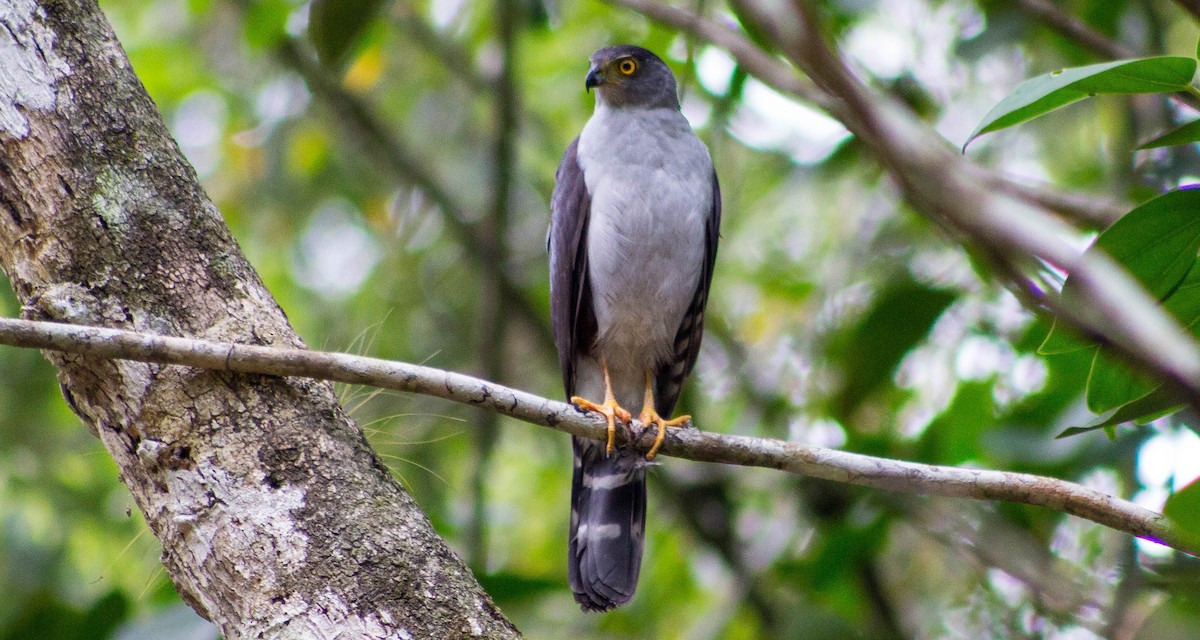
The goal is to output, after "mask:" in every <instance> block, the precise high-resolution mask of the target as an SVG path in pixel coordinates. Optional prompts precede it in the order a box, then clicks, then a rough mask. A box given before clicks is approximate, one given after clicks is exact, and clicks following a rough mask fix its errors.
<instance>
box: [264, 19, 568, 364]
mask: <svg viewBox="0 0 1200 640" xmlns="http://www.w3.org/2000/svg"><path fill="white" fill-rule="evenodd" d="M279 59H280V60H281V61H282V62H283V63H284V64H285V65H287V66H288V67H290V68H291V69H292V70H294V71H296V72H297V73H299V74H300V76H301V77H303V78H304V81H305V83H306V84H307V85H308V87H309V89H310V90H311V91H312V92H313V94H314V95H315V96H317V97H318V98H320V99H321V100H322V102H324V103H325V105H326V106H327V107H328V108H330V109H331V110H332V111H333V112H334V113H336V114H337V116H338V120H339V122H340V123H341V124H342V125H343V126H345V127H346V128H347V129H348V130H349V131H351V132H352V133H353V134H354V136H355V137H356V138H357V139H358V140H359V141H360V142H361V143H362V144H363V146H364V147H365V148H366V149H367V150H368V151H369V152H370V153H372V154H373V155H374V156H375V157H376V158H377V159H379V160H380V161H381V163H382V165H383V167H384V168H385V170H386V171H388V172H391V173H393V174H395V175H396V176H398V177H400V178H402V179H403V180H404V181H405V182H407V183H408V184H411V185H413V186H415V187H417V188H418V189H420V190H421V191H422V192H423V193H424V194H425V195H426V196H428V197H429V199H430V200H431V201H433V202H434V203H435V204H437V206H438V207H439V208H441V209H442V214H443V215H442V219H443V220H444V221H445V222H446V225H447V227H448V228H449V229H450V231H451V232H452V233H453V234H454V237H455V238H456V239H457V240H458V241H459V242H460V243H462V245H463V247H464V248H465V249H466V252H467V254H468V255H469V256H470V257H471V258H472V259H473V260H474V261H475V262H476V263H477V264H478V265H479V267H480V269H483V270H487V269H498V265H499V258H498V256H496V255H494V252H493V251H492V250H491V248H490V246H489V244H488V242H487V240H486V239H485V238H484V236H483V232H482V231H481V230H480V228H479V227H478V226H476V225H471V224H468V223H467V222H466V220H468V219H470V218H472V217H473V216H471V215H469V214H468V212H467V208H466V207H465V206H464V205H463V204H462V203H461V202H459V200H458V199H457V198H456V197H455V196H454V195H453V194H452V193H451V192H450V191H449V190H448V189H446V187H445V186H444V185H443V184H442V182H441V181H440V180H438V179H437V178H436V177H435V176H434V175H433V174H432V173H430V172H429V171H428V170H427V169H426V168H425V167H424V166H423V165H422V163H421V162H420V161H419V160H418V159H417V158H418V156H417V154H416V153H414V152H413V151H412V150H411V149H409V148H408V146H407V145H405V144H404V142H403V141H401V140H400V139H399V138H397V137H396V136H394V135H392V134H391V133H390V130H389V128H388V127H387V125H385V124H384V123H383V122H382V121H381V120H380V119H379V118H378V117H377V116H376V115H375V113H374V112H373V111H372V109H371V108H370V107H369V106H368V105H367V104H365V103H364V102H363V101H362V100H361V99H359V98H358V97H357V96H354V95H352V94H350V93H349V92H347V91H346V90H345V89H344V88H342V86H341V85H340V84H338V83H337V82H336V81H335V80H334V79H333V78H331V77H329V75H328V73H327V72H326V71H325V70H323V69H321V68H320V66H319V65H318V64H317V63H316V61H315V60H313V59H312V57H311V56H309V55H307V54H306V53H305V52H304V51H303V50H302V49H301V47H300V45H299V44H298V43H297V42H296V41H294V40H290V39H285V40H284V41H283V42H282V43H281V44H280V47H279ZM497 273H498V274H499V287H500V293H501V295H502V296H503V297H504V298H505V299H507V300H509V301H510V302H511V304H512V308H513V311H514V315H515V316H516V317H517V318H519V319H520V320H521V321H522V323H523V324H524V325H525V326H526V328H528V329H529V330H530V331H531V332H532V333H533V334H534V335H536V336H537V337H538V341H539V342H540V343H541V344H544V345H551V344H553V343H554V339H553V337H551V335H550V332H549V330H548V329H547V328H546V323H545V321H544V320H543V317H542V316H543V313H542V312H541V311H539V310H538V307H537V305H535V304H534V303H533V302H532V300H530V298H529V296H528V295H527V294H526V293H525V291H523V290H522V289H521V288H520V287H519V286H517V285H516V283H514V282H513V281H512V279H511V278H509V277H508V276H507V275H506V274H505V273H504V272H503V271H499V270H498V271H497Z"/></svg>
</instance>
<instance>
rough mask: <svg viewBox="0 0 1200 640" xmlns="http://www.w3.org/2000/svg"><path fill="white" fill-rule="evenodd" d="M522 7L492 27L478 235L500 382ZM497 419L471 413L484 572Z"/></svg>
mask: <svg viewBox="0 0 1200 640" xmlns="http://www.w3.org/2000/svg"><path fill="white" fill-rule="evenodd" d="M521 13H522V12H521V7H520V5H519V4H518V2H516V1H515V0H499V1H498V2H497V3H496V5H495V22H496V25H497V31H498V34H497V35H498V36H499V41H500V49H501V66H500V76H499V77H498V78H497V79H496V82H495V83H494V86H493V88H494V90H495V100H494V108H495V118H496V129H495V143H494V145H493V147H492V209H491V211H490V215H489V216H488V217H486V218H484V219H483V220H482V221H480V222H479V225H478V226H479V232H480V233H479V236H480V239H481V240H482V241H483V243H484V245H485V247H486V248H487V251H488V253H489V254H491V255H493V256H495V262H494V263H493V264H491V265H484V266H483V269H482V270H481V273H480V278H479V315H478V318H477V320H476V322H477V323H478V331H476V336H477V338H478V348H477V351H478V353H479V364H480V367H481V369H482V372H483V375H484V376H485V377H486V378H487V379H489V380H496V381H498V382H504V374H505V371H506V370H507V369H508V367H507V358H506V350H505V337H506V333H507V331H506V329H507V327H508V317H509V314H510V310H509V307H510V306H511V304H510V300H509V298H508V297H507V296H505V295H503V293H502V290H503V283H502V282H501V279H503V277H504V271H505V268H506V267H507V265H508V247H507V239H508V217H509V216H508V214H509V200H510V194H511V193H512V186H513V173H514V170H515V168H516V165H517V158H516V144H515V138H516V136H517V133H518V129H519V127H518V123H517V112H518V109H517V83H516V78H515V74H516V57H517V24H518V22H519V21H520V19H521ZM499 422H500V421H499V416H498V415H497V414H495V413H493V412H491V411H481V412H479V413H477V414H476V420H475V426H476V427H477V428H476V430H475V433H474V436H475V437H474V442H475V456H476V457H475V466H474V469H473V470H472V472H471V492H472V496H471V520H470V522H469V523H468V525H467V532H466V539H467V562H468V564H470V565H471V566H472V567H476V568H477V569H478V570H481V571H486V569H487V513H486V507H487V494H486V487H487V478H488V477H489V476H490V474H491V473H492V465H491V461H492V455H493V453H494V452H495V449H496V440H497V438H498V436H499V431H500V424H499Z"/></svg>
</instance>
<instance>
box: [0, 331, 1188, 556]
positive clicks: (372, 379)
mask: <svg viewBox="0 0 1200 640" xmlns="http://www.w3.org/2000/svg"><path fill="white" fill-rule="evenodd" d="M0 344H7V345H11V346H17V347H26V348H36V349H51V350H55V351H62V352H66V353H72V354H78V355H80V356H91V357H99V358H117V359H125V360H137V361H141V362H156V363H160V364H177V365H185V366H191V367H199V368H204V369H216V370H222V371H236V372H241V373H257V374H264V375H273V376H304V377H308V378H317V379H322V380H334V381H338V382H346V383H351V384H366V385H371V386H376V387H382V388H387V389H395V390H398V391H407V392H410V393H419V394H423V395H428V396H434V397H438V398H444V399H446V400H452V401H454V402H459V403H462V404H467V405H471V406H474V407H479V408H481V409H484V410H487V411H495V412H497V413H500V414H502V415H506V416H509V417H512V418H516V419H518V420H523V421H525V422H529V423H531V424H536V425H541V426H544V427H550V428H552V429H555V430H558V431H562V432H565V433H569V434H571V435H576V436H581V437H584V438H591V439H593V440H603V439H605V438H606V437H607V432H606V427H605V424H604V420H603V419H602V418H599V417H598V416H595V415H592V414H587V413H584V412H581V411H579V410H578V409H576V408H575V407H574V406H572V405H569V404H566V403H563V402H558V401H554V400H549V399H546V398H542V397H540V396H537V395H534V394H532V393H528V392H525V391H520V390H517V389H511V388H508V387H504V386H501V385H498V384H493V383H491V382H487V381H485V380H480V379H478V378H473V377H471V376H467V375H463V374H459V373H453V372H449V371H443V370H440V369H434V368H432V367H423V366H419V365H413V364H407V363H403V362H394V361H388V360H380V359H377V358H368V357H364V356H354V355H348V354H342V353H330V352H322V351H307V350H303V349H282V348H276V347H262V346H256V345H245V344H228V343H218V342H211V341H207V340H196V339H189V338H175V337H168V336H159V335H149V334H141V333H134V332H131V331H121V330H117V329H106V328H101V327H84V326H76V325H68V324H59V323H53V322H34V321H28V320H16V319H0ZM630 432H631V433H633V434H636V435H634V436H632V437H629V436H626V435H623V436H622V438H621V440H622V443H621V444H622V445H623V446H625V445H628V446H633V447H635V448H637V449H638V450H642V451H644V450H648V449H649V447H650V444H651V443H652V441H653V439H654V433H653V430H643V429H642V428H641V425H640V424H638V423H636V422H635V423H633V425H631V429H630ZM661 453H662V454H666V455H670V456H675V457H679V458H687V459H690V460H698V461H702V462H718V463H723V464H733V465H741V466H751V467H766V468H770V469H779V470H781V471H786V472H788V473H794V474H797V475H802V476H808V477H813V478H822V479H825V480H832V481H835V482H844V483H847V484H853V485H859V486H864V487H874V488H877V489H887V490H889V491H900V492H906V493H916V494H924V495H938V496H948V497H957V498H971V499H975V500H1004V501H1008V502H1020V503H1024V504H1032V505H1038V506H1044V507H1049V508H1051V509H1054V510H1056V511H1061V512H1064V513H1069V514H1071V515H1075V516H1078V517H1080V518H1084V519H1086V520H1091V521H1092V522H1096V523H1098V524H1102V525H1104V526H1107V527H1110V528H1112V529H1115V530H1118V531H1123V532H1125V533H1128V534H1130V535H1134V536H1137V537H1139V538H1145V539H1148V540H1153V541H1156V542H1160V543H1162V544H1165V545H1167V546H1169V547H1172V548H1174V549H1177V550H1179V551H1182V552H1184V553H1188V554H1191V555H1200V547H1198V546H1197V545H1195V544H1194V543H1193V542H1191V541H1189V540H1188V539H1187V537H1186V536H1185V535H1184V533H1183V532H1181V531H1179V530H1178V529H1177V528H1176V527H1175V526H1174V525H1172V524H1171V523H1170V521H1168V520H1167V519H1166V517H1165V516H1162V515H1160V514H1157V513H1154V512H1152V511H1148V510H1146V509H1143V508H1142V507H1139V506H1137V505H1135V504H1133V503H1131V502H1128V501H1125V500H1121V499H1120V498H1116V497H1114V496H1110V495H1108V494H1105V493H1101V492H1099V491H1095V490H1092V489H1088V488H1086V487H1083V486H1080V485H1077V484H1074V483H1071V482H1067V481H1065V480H1059V479H1057V478H1047V477H1042V476H1036V475H1031V474H1027V473H1012V472H1006V471H991V470H985V469H964V468H959V467H946V466H938V465H927V464H919V463H915V462H903V461H899V460H890V459H887V458H877V457H873V456H867V455H861V454H857V453H848V452H844V451H837V450H834V449H825V448H821V447H812V446H807V445H802V444H798V443H794V442H784V441H782V440H773V439H769V438H752V437H747V436H737V435H724V434H717V433H705V432H702V431H698V430H696V429H671V430H669V432H668V435H667V441H666V443H665V444H664V445H663V448H662V451H661Z"/></svg>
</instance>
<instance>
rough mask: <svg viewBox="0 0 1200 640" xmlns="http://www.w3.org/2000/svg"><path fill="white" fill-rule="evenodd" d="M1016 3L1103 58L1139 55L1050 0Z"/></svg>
mask: <svg viewBox="0 0 1200 640" xmlns="http://www.w3.org/2000/svg"><path fill="white" fill-rule="evenodd" d="M1016 4H1017V6H1019V7H1020V8H1021V10H1022V11H1024V12H1025V13H1027V14H1029V15H1031V16H1033V17H1035V18H1037V19H1039V20H1041V21H1042V22H1044V23H1046V26H1048V27H1050V28H1051V29H1053V30H1054V31H1057V32H1058V33H1060V34H1062V35H1063V36H1066V37H1067V38H1070V39H1071V40H1074V41H1075V42H1076V43H1078V44H1079V45H1080V46H1081V47H1083V48H1085V49H1087V50H1088V51H1091V52H1092V53H1094V54H1096V55H1098V56H1100V57H1102V58H1112V59H1117V58H1136V57H1137V56H1138V52H1136V51H1134V50H1133V49H1130V48H1129V47H1127V46H1125V45H1123V44H1121V43H1120V42H1116V41H1113V40H1110V39H1109V38H1108V36H1106V35H1104V34H1103V33H1100V32H1099V31H1097V30H1095V29H1093V28H1092V26H1091V25H1089V24H1088V23H1086V22H1084V21H1082V20H1080V19H1079V18H1076V17H1075V16H1073V15H1071V14H1069V13H1067V12H1066V11H1064V10H1063V8H1062V7H1060V6H1058V5H1056V4H1054V3H1053V2H1050V0H1017V2H1016Z"/></svg>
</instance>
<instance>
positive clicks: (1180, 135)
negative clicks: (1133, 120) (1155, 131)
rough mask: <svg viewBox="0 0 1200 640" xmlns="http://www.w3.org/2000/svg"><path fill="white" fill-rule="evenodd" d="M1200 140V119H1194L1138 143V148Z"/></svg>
mask: <svg viewBox="0 0 1200 640" xmlns="http://www.w3.org/2000/svg"><path fill="white" fill-rule="evenodd" d="M1193 142H1200V120H1193V121H1191V122H1189V123H1187V124H1185V125H1183V126H1181V127H1179V128H1177V129H1172V130H1171V131H1168V132H1166V133H1164V134H1162V135H1161V136H1159V137H1157V138H1154V139H1153V140H1150V141H1148V142H1143V143H1142V144H1140V145H1138V149H1157V148H1159V147H1172V146H1175V145H1179V144H1191V143H1193Z"/></svg>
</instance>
